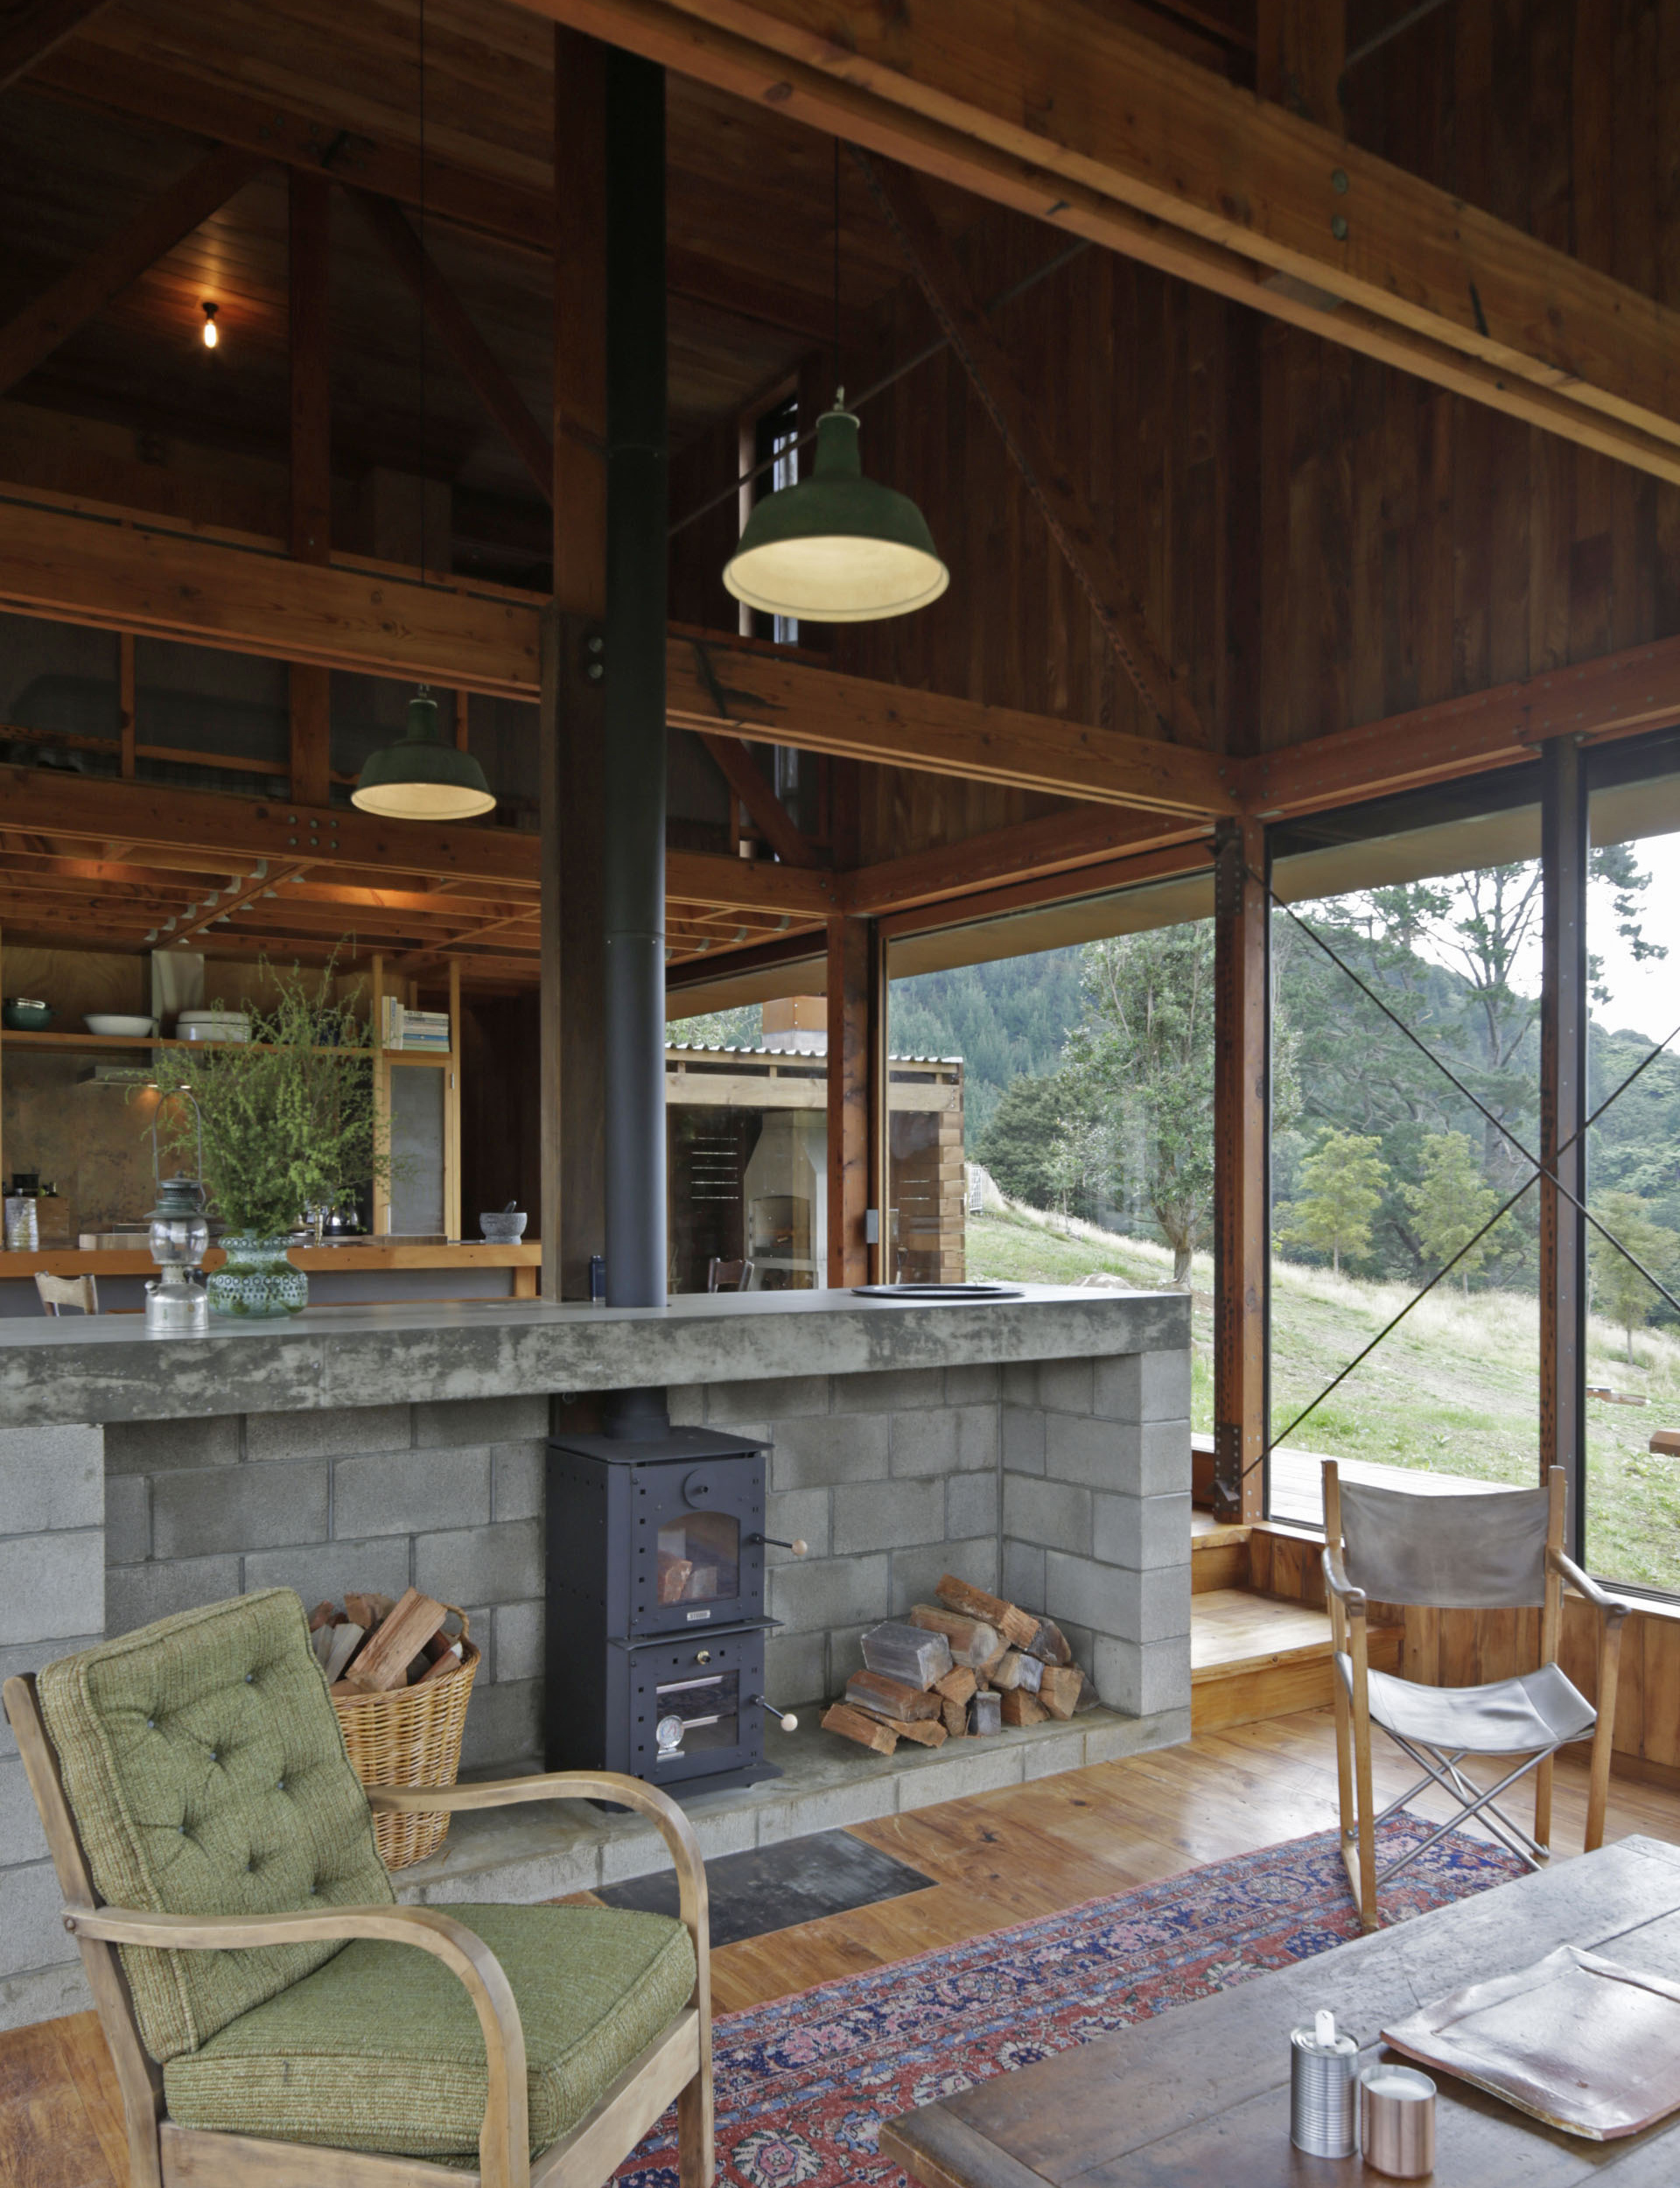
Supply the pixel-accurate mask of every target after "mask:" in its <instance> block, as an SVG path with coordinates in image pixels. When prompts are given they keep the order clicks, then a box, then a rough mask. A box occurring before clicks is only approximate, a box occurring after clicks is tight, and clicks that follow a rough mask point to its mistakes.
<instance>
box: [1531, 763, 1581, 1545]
mask: <svg viewBox="0 0 1680 2188" xmlns="http://www.w3.org/2000/svg"><path fill="white" fill-rule="evenodd" d="M1540 771H1541V772H1540V782H1541V794H1540V795H1541V807H1540V811H1541V822H1540V846H1541V847H1540V856H1541V861H1542V900H1543V930H1542V943H1541V993H1540V1160H1541V1163H1542V1166H1543V1168H1544V1170H1545V1172H1546V1174H1547V1175H1545V1176H1544V1177H1543V1179H1542V1181H1541V1183H1540V1478H1541V1480H1542V1481H1544V1479H1545V1476H1546V1469H1548V1468H1549V1467H1553V1466H1561V1467H1562V1468H1563V1469H1564V1470H1565V1475H1566V1476H1567V1477H1568V1481H1569V1487H1570V1539H1571V1545H1572V1550H1573V1553H1574V1554H1575V1556H1576V1557H1577V1558H1579V1557H1580V1556H1581V1555H1582V1554H1583V1552H1584V1549H1585V1538H1586V1511H1585V1499H1584V1494H1583V1492H1584V1487H1585V1480H1586V1300H1587V1285H1586V1220H1585V1218H1584V1217H1582V1215H1581V1212H1580V1210H1579V1208H1578V1207H1574V1206H1572V1204H1571V1203H1570V1202H1569V1201H1568V1200H1567V1199H1566V1198H1565V1195H1566V1194H1573V1195H1574V1196H1575V1197H1576V1199H1577V1200H1578V1201H1579V1200H1584V1199H1585V1198H1586V1136H1585V1134H1584V1133H1583V1132H1582V1129H1581V1127H1582V1122H1583V1119H1585V1117H1586V877H1587V831H1586V819H1587V795H1586V767H1585V764H1584V761H1583V755H1582V752H1581V748H1580V747H1579V745H1578V744H1577V743H1576V741H1575V740H1574V739H1573V738H1571V737H1555V738H1552V739H1551V740H1549V741H1548V742H1547V743H1546V745H1545V746H1544V748H1543V750H1542V753H1541V759H1540ZM1553 1178H1555V1179H1556V1181H1557V1182H1556V1184H1553V1183H1552V1182H1551V1180H1552V1179H1553ZM1559 1188H1561V1190H1559Z"/></svg>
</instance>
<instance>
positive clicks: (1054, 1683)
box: [1027, 1658, 1085, 1718]
mask: <svg viewBox="0 0 1680 2188" xmlns="http://www.w3.org/2000/svg"><path fill="white" fill-rule="evenodd" d="M1027 1660H1028V1662H1029V1663H1030V1662H1032V1661H1033V1660H1034V1659H1032V1658H1029V1659H1027ZM1084 1684H1085V1674H1084V1673H1083V1672H1082V1671H1081V1670H1080V1668H1079V1666H1078V1665H1076V1664H1047V1665H1045V1666H1043V1667H1042V1669H1041V1671H1040V1674H1039V1700H1040V1701H1041V1702H1042V1703H1043V1704H1044V1706H1045V1708H1047V1710H1048V1711H1049V1712H1050V1715H1052V1716H1053V1717H1061V1718H1068V1717H1071V1716H1072V1715H1073V1714H1074V1710H1075V1707H1076V1706H1077V1704H1078V1701H1079V1691H1080V1688H1081V1687H1083V1685H1084Z"/></svg>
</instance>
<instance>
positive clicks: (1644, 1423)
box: [1583, 736, 1680, 1589]
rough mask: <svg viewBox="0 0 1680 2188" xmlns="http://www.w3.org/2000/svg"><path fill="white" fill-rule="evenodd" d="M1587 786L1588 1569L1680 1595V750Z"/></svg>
mask: <svg viewBox="0 0 1680 2188" xmlns="http://www.w3.org/2000/svg"><path fill="white" fill-rule="evenodd" d="M1593 782H1594V789H1593V796H1592V802H1591V808H1590V824H1589V834H1590V838H1591V843H1592V853H1591V865H1590V867H1589V875H1590V879H1589V881H1588V885H1587V950H1588V975H1587V987H1588V997H1587V1044H1586V1070H1587V1109H1588V1112H1589V1114H1592V1113H1593V1112H1598V1114H1597V1121H1596V1122H1595V1123H1593V1126H1592V1127H1591V1129H1590V1130H1589V1132H1588V1134H1587V1205H1588V1208H1589V1209H1590V1210H1591V1212H1592V1214H1593V1216H1594V1217H1597V1218H1598V1220H1599V1222H1600V1223H1601V1224H1603V1225H1604V1226H1605V1230H1606V1231H1609V1232H1611V1233H1613V1234H1614V1238H1607V1237H1606V1236H1605V1235H1604V1234H1603V1232H1601V1231H1598V1230H1596V1229H1593V1228H1591V1227H1589V1230H1588V1232H1587V1268H1588V1277H1589V1294H1590V1301H1591V1304H1590V1310H1589V1315H1588V1320H1587V1330H1586V1385H1587V1396H1586V1483H1585V1488H1584V1497H1583V1505H1584V1511H1585V1520H1586V1556H1587V1561H1588V1563H1589V1565H1590V1567H1591V1568H1592V1569H1593V1571H1594V1572H1595V1573H1600V1574H1604V1575H1605V1576H1606V1577H1607V1578H1608V1579H1610V1580H1614V1581H1620V1582H1622V1583H1625V1584H1630V1585H1633V1586H1635V1587H1646V1588H1664V1589H1680V1314H1677V1313H1676V1310H1675V1308H1674V1305H1673V1301H1672V1299H1671V1298H1670V1294H1674V1295H1675V1296H1680V1058H1677V1055H1676V1047H1677V1044H1676V1042H1675V1038H1674V1037H1675V1034H1676V1032H1677V1029H1680V740H1677V739H1676V738H1674V737H1672V736H1664V737H1662V738H1659V739H1656V740H1642V741H1641V742H1640V743H1639V744H1638V745H1636V746H1612V747H1606V748H1604V749H1603V750H1602V751H1601V752H1600V753H1599V754H1594V755H1593ZM1619 1089H1622V1091H1620V1092H1619V1091H1618V1090H1619ZM1616 1242H1619V1243H1616ZM1623 1249H1626V1251H1625V1252H1624V1251H1623ZM1653 1279H1655V1281H1653ZM1671 1444H1672V1445H1673V1446H1674V1447H1675V1448H1668V1447H1669V1446H1670V1445H1671Z"/></svg>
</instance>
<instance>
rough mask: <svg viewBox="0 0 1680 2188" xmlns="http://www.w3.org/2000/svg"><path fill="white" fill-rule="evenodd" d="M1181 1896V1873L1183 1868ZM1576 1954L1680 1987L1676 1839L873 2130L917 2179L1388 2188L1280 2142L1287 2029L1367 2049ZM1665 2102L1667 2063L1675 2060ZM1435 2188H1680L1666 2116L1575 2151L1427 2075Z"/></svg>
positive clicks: (1584, 1862) (992, 2187)
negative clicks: (1347, 2036) (1433, 2108)
mask: <svg viewBox="0 0 1680 2188" xmlns="http://www.w3.org/2000/svg"><path fill="white" fill-rule="evenodd" d="M1184 1883H1185V1886H1186V1888H1187V1890H1189V1889H1194V1872H1193V1873H1192V1875H1190V1876H1187V1877H1186V1878H1185V1879H1184ZM1560 1945H1580V1946H1587V1947H1589V1948H1590V1949H1592V1950H1594V1951H1599V1952H1603V1953H1607V1954H1608V1955H1609V1956H1610V1957H1611V1958H1612V1959H1614V1960H1623V1961H1625V1962H1627V1963H1628V1965H1629V1966H1630V1967H1639V1968H1642V1969H1644V1970H1646V1971H1647V1972H1649V1973H1652V1974H1662V1975H1665V1976H1669V1977H1670V1978H1673V1979H1676V1980H1680V1847H1675V1846H1669V1845H1666V1844H1664V1843H1663V1841H1660V1840H1656V1839H1649V1838H1630V1839H1623V1840H1622V1841H1621V1842H1620V1843H1619V1844H1617V1845H1615V1846H1612V1847H1606V1848H1604V1849H1603V1850H1602V1851H1601V1852H1600V1853H1597V1854H1588V1855H1584V1856H1583V1857H1582V1858H1580V1859H1579V1860H1577V1861H1571V1862H1560V1863H1559V1864H1558V1865H1557V1866H1556V1867H1555V1868H1552V1869H1548V1870H1546V1871H1544V1873H1542V1874H1540V1875H1538V1876H1526V1877H1523V1878H1522V1879H1521V1880H1519V1881H1518V1882H1516V1883H1509V1884H1502V1885H1499V1886H1496V1887H1495V1889H1494V1890H1491V1891H1486V1892H1481V1893H1478V1894H1476V1895H1475V1897H1473V1898H1469V1899H1463V1900H1460V1901H1458V1902H1456V1903H1455V1904H1453V1905H1452V1906H1450V1907H1442V1908H1439V1909H1438V1910H1437V1911H1435V1912H1434V1913H1432V1914H1426V1915H1420V1916H1418V1918H1416V1919H1415V1920H1413V1921H1411V1922H1404V1923H1402V1924H1400V1925H1398V1926H1397V1928H1395V1929H1392V1930H1384V1931H1380V1932H1378V1933H1377V1934H1376V1936H1375V1937H1369V1938H1360V1939H1357V1940H1356V1941H1355V1943H1353V1944H1351V1945H1343V1946H1337V1947H1336V1948H1335V1949H1334V1951H1332V1952H1328V1953H1320V1955H1318V1957H1317V1958H1316V1959H1313V1960H1303V1961H1301V1962H1299V1964H1298V1965H1297V1966H1295V1967H1288V1968H1282V1969H1279V1970H1278V1973H1277V1974H1272V1975H1260V1976H1257V1977H1255V1978H1254V1979H1253V1980H1252V1981H1249V1982H1245V1983H1241V1984H1239V1985H1238V1986H1237V1987H1236V1988H1235V1989H1233V1990H1229V1991H1225V1992H1222V1994H1221V1995H1219V1996H1217V1997H1215V1998H1206V1999H1202V2000H1201V2001H1200V2002H1198V2003H1197V2004H1195V2005H1191V2006H1180V2007H1177V2008H1174V2009H1169V2010H1168V2011H1167V2012H1166V2013H1163V2014H1160V2015H1159V2016H1157V2017H1156V2018H1155V2019H1153V2020H1152V2021H1145V2022H1143V2023H1139V2024H1138V2026H1137V2027H1136V2028H1131V2029H1124V2030H1121V2031H1119V2033H1117V2035H1114V2036H1109V2037H1099V2038H1098V2039H1097V2040H1096V2042H1095V2043H1094V2044H1085V2045H1082V2047H1081V2048H1080V2049H1078V2050H1076V2051H1063V2052H1061V2053H1060V2054H1058V2056H1057V2057H1056V2058H1052V2059H1047V2060H1045V2061H1044V2062H1043V2063H1042V2064H1041V2065H1037V2066H1029V2067H1026V2068H1024V2069H1023V2070H1022V2071H1021V2072H1019V2073H1014V2074H1002V2075H999V2076H998V2079H996V2080H994V2081H989V2082H984V2083H982V2084H981V2085H980V2086H978V2087H977V2088H974V2089H969V2090H965V2091H964V2092H963V2094H962V2095H961V2096H959V2097H953V2098H950V2099H949V2100H947V2101H946V2102H945V2103H942V2104H935V2105H927V2106H924V2107H923V2108H922V2109H921V2111H920V2112H910V2113H907V2114H904V2116H903V2117H902V2118H901V2119H898V2120H893V2121H888V2122H887V2123H886V2126H885V2127H884V2128H882V2130H881V2151H882V2155H883V2156H886V2157H888V2158H891V2159H893V2160H894V2161H895V2162H896V2163H899V2164H900V2165H902V2166H903V2167H904V2168H905V2170H906V2171H907V2172H908V2173H909V2174H910V2175H911V2177H912V2178H913V2179H915V2180H918V2181H921V2182H923V2183H925V2184H927V2188H1045V2184H1046V2183H1049V2184H1051V2188H1283V2184H1285V2183H1288V2184H1290V2188H1332V2184H1334V2188H1391V2184H1390V2183H1389V2180H1388V2176H1387V2175H1385V2174H1383V2173H1378V2172H1375V2171H1373V2170H1370V2169H1369V2168H1368V2167H1367V2166H1366V2165H1365V2163H1363V2161H1362V2159H1360V2158H1358V2157H1353V2158H1348V2159H1346V2160H1341V2161H1336V2160H1330V2159H1326V2158H1311V2157H1306V2156H1302V2154H1301V2153H1300V2152H1299V2150H1297V2149H1294V2148H1293V2146H1292V2144H1291V2142H1290V2140H1289V2032H1290V2030H1291V2029H1292V2028H1294V2027H1297V2026H1298V2025H1299V2023H1302V2022H1306V2021H1310V2020H1311V2019H1312V2017H1313V2010H1314V2009H1315V2008H1317V2007H1320V2006H1328V2007H1330V2008H1331V2009H1333V2010H1334V2013H1335V2016H1336V2019H1337V2021H1338V2022H1339V2023H1341V2025H1342V2026H1343V2027H1344V2028H1346V2029H1348V2030H1351V2031H1352V2033H1353V2034H1355V2036H1357V2037H1359V2038H1360V2040H1361V2042H1362V2044H1367V2045H1369V2047H1370V2048H1369V2050H1368V2051H1367V2054H1366V2061H1365V2063H1366V2064H1369V2063H1370V2062H1371V2061H1372V2060H1374V2059H1376V2058H1380V2057H1383V2056H1384V2055H1385V2052H1384V2047H1383V2045H1381V2044H1378V2043H1377V2042H1376V2037H1377V2033H1378V2030H1380V2029H1382V2028H1383V2027H1384V2026H1386V2025H1390V2024H1391V2023H1394V2022H1396V2021H1397V2020H1399V2019H1401V2018H1402V2017H1403V2016H1404V2015H1406V2014H1408V2013H1411V2011H1412V2010H1413V2009H1414V2008H1416V2007H1418V2006H1420V2005H1424V2004H1425V2003H1427V2002H1428V2001H1429V2000H1431V1999H1432V1998H1439V1997H1440V1996H1441V1995H1443V1994H1444V1993H1445V1992H1447V1991H1450V1990H1455V1989H1457V1988H1459V1986H1460V1984H1463V1983H1467V1982H1471V1981H1480V1980H1481V1979H1483V1978H1485V1977H1488V1976H1491V1975H1495V1974H1501V1973H1503V1972H1506V1971H1509V1970H1510V1969H1513V1968H1518V1967H1525V1966H1526V1965H1527V1964H1528V1963H1529V1962H1530V1960H1538V1959H1539V1958H1540V1957H1541V1955H1542V1954H1543V1953H1550V1952H1552V1951H1553V1950H1555V1948H1556V1947H1557V1946H1560ZM1675 2074H1676V2081H1677V2094H1680V2059H1677V2060H1676V2062H1675ZM1437 2079H1438V2081H1439V2087H1440V2092H1441V2095H1440V2102H1439V2108H1438V2114H1437V2123H1436V2166H1435V2172H1434V2176H1433V2178H1434V2182H1435V2188H1506V2184H1510V2188H1518V2184H1520V2188H1565V2184H1571V2183H1574V2182H1579V2181H1588V2180H1599V2179H1600V2178H1602V2177H1605V2176H1609V2177H1610V2178H1611V2179H1612V2180H1613V2181H1614V2188H1676V2184H1677V2183H1680V2113H1677V2114H1676V2115H1675V2116H1674V2118H1673V2119H1672V2120H1670V2121H1667V2122H1664V2123H1662V2124H1659V2125H1658V2126H1656V2127H1655V2128H1650V2129H1649V2130H1648V2131H1647V2132H1646V2133H1645V2134H1643V2135H1635V2136H1631V2137H1629V2138H1628V2139H1627V2140H1626V2141H1623V2142H1584V2141H1580V2140H1579V2139H1577V2138H1576V2137H1574V2136H1572V2135H1560V2134H1558V2133H1556V2132H1554V2131H1553V2130H1552V2129H1551V2128H1544V2127H1542V2126H1541V2124H1540V2123H1539V2121H1536V2120H1530V2119H1529V2118H1528V2117H1527V2116H1526V2115H1525V2114H1522V2113H1518V2112H1514V2111H1512V2110H1511V2109H1510V2108H1509V2106H1506V2105H1502V2104H1501V2103H1499V2102H1498V2101H1497V2100H1495V2099H1494V2098H1491V2097H1485V2096H1483V2095H1481V2093H1480V2092H1479V2091H1477V2090H1474V2089H1472V2088H1470V2087H1469V2086H1468V2085H1467V2084H1466V2083H1463V2082H1458V2081H1453V2080H1450V2079H1446V2078H1445V2077H1437Z"/></svg>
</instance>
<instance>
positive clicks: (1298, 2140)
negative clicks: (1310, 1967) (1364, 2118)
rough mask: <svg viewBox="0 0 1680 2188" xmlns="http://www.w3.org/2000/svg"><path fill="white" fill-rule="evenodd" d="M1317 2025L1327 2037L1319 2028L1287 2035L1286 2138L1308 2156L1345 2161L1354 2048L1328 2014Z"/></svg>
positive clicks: (1349, 2151) (1349, 2149) (1349, 2146)
mask: <svg viewBox="0 0 1680 2188" xmlns="http://www.w3.org/2000/svg"><path fill="white" fill-rule="evenodd" d="M1319 2021H1320V2023H1321V2024H1322V2023H1328V2031H1327V2033H1326V2031H1325V2030H1324V2029H1323V2027H1322V2026H1318V2027H1311V2026H1310V2027H1307V2028H1303V2029H1292V2030H1290V2035H1289V2049H1290V2059H1289V2139H1290V2141H1291V2142H1292V2143H1293V2144H1294V2145H1295V2147H1296V2149H1298V2150H1305V2151H1306V2153H1307V2155H1308V2156H1310V2157H1351V2156H1353V2155H1354V2151H1355V2149H1356V2147H1357V2145H1356V2143H1355V2138H1354V2129H1355V2110H1356V2107H1355V2091H1356V2087H1357V2084H1356V2081H1355V2075H1356V2073H1357V2071H1358V2066H1359V2046H1358V2044H1355V2041H1354V2039H1353V2037H1351V2036H1342V2035H1340V2034H1339V2033H1338V2032H1337V2030H1336V2026H1335V2023H1334V2020H1332V2019H1331V2017H1330V2016H1329V2015H1328V2014H1321V2015H1320V2016H1319Z"/></svg>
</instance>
